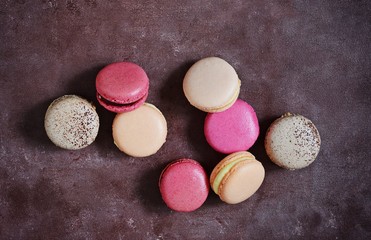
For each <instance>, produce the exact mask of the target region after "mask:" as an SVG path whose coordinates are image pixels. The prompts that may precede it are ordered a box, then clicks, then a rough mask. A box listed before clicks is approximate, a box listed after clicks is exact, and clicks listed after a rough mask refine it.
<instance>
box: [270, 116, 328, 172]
mask: <svg viewBox="0 0 371 240" xmlns="http://www.w3.org/2000/svg"><path fill="white" fill-rule="evenodd" d="M320 146H321V138H320V135H319V132H318V130H317V128H316V126H315V125H314V124H313V122H312V121H311V120H309V119H308V118H306V117H303V116H301V115H299V114H291V113H286V114H284V115H282V117H280V118H278V119H276V120H275V121H274V122H273V123H272V124H271V126H270V127H269V129H268V131H267V134H266V136H265V149H266V151H267V154H268V156H269V158H270V159H271V160H272V162H274V163H275V164H277V165H278V166H280V167H283V168H286V169H290V170H294V169H300V168H304V167H307V166H308V165H309V164H311V163H312V162H313V161H314V160H315V159H316V157H317V155H318V153H319V150H320Z"/></svg>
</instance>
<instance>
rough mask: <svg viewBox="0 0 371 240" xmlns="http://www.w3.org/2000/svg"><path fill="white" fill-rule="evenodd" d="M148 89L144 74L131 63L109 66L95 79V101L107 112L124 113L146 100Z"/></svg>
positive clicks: (147, 80) (138, 67)
mask: <svg viewBox="0 0 371 240" xmlns="http://www.w3.org/2000/svg"><path fill="white" fill-rule="evenodd" d="M148 88H149V79H148V76H147V74H146V72H145V71H144V70H143V69H142V68H141V67H140V66H138V65H137V64H135V63H131V62H117V63H112V64H109V65H107V66H106V67H104V68H103V69H102V70H101V71H100V72H99V73H98V75H97V77H96V90H97V99H98V101H99V103H100V104H101V105H102V106H103V107H105V108H106V109H107V110H109V111H114V112H125V111H130V110H133V109H135V108H137V107H139V106H140V105H141V104H143V103H144V102H145V100H146V98H147V95H148ZM125 105H128V106H125Z"/></svg>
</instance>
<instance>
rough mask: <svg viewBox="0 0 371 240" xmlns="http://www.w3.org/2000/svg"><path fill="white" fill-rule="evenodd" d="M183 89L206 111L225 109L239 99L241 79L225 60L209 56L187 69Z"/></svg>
mask: <svg viewBox="0 0 371 240" xmlns="http://www.w3.org/2000/svg"><path fill="white" fill-rule="evenodd" d="M183 90H184V94H185V96H186V98H187V99H188V101H189V102H190V103H191V104H192V105H193V106H195V107H196V108H198V109H200V110H202V111H206V112H216V111H223V110H225V109H226V108H227V107H229V106H230V105H232V104H233V103H234V101H235V100H236V99H237V96H238V94H239V91H240V80H239V79H238V75H237V73H236V71H235V70H234V68H233V67H232V66H231V65H230V64H229V63H227V62H226V61H225V60H223V59H221V58H218V57H208V58H204V59H201V60H199V61H198V62H196V63H195V64H194V65H193V66H192V67H191V68H190V69H189V70H188V71H187V73H186V75H185V77H184V80H183Z"/></svg>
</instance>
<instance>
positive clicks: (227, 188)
mask: <svg viewBox="0 0 371 240" xmlns="http://www.w3.org/2000/svg"><path fill="white" fill-rule="evenodd" d="M264 176H265V171H264V167H263V165H262V164H261V163H260V162H259V161H257V160H256V159H255V157H254V155H252V154H251V153H249V152H236V153H233V154H230V155H228V156H227V157H225V158H224V159H223V160H222V161H220V162H219V163H218V164H217V165H216V166H215V168H214V170H213V171H212V173H211V176H210V185H211V188H212V189H213V191H214V192H215V193H216V194H217V195H219V197H220V199H221V200H222V201H224V202H226V203H229V204H236V203H240V202H243V201H245V200H246V199H248V198H249V197H250V196H251V195H253V194H254V193H255V192H256V191H257V190H258V189H259V187H260V186H261V184H262V182H263V180H264Z"/></svg>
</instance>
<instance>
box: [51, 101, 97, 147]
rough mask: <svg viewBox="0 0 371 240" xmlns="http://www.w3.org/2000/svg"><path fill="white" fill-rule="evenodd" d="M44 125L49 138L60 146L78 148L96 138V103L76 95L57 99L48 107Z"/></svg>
mask: <svg viewBox="0 0 371 240" xmlns="http://www.w3.org/2000/svg"><path fill="white" fill-rule="evenodd" d="M44 126H45V131H46V134H47V135H48V137H49V139H50V140H51V141H52V142H53V143H54V144H55V145H57V146H58V147H61V148H64V149H69V150H76V149H81V148H84V147H87V146H89V145H90V144H91V143H92V142H93V141H94V140H95V138H96V136H97V134H98V129H99V117H98V114H97V112H96V111H95V107H94V105H92V104H91V103H90V102H88V101H87V100H86V99H84V98H81V97H79V96H76V95H65V96H62V97H59V98H57V99H55V100H54V101H53V102H52V103H51V104H50V105H49V107H48V109H47V111H46V114H45V120H44Z"/></svg>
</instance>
